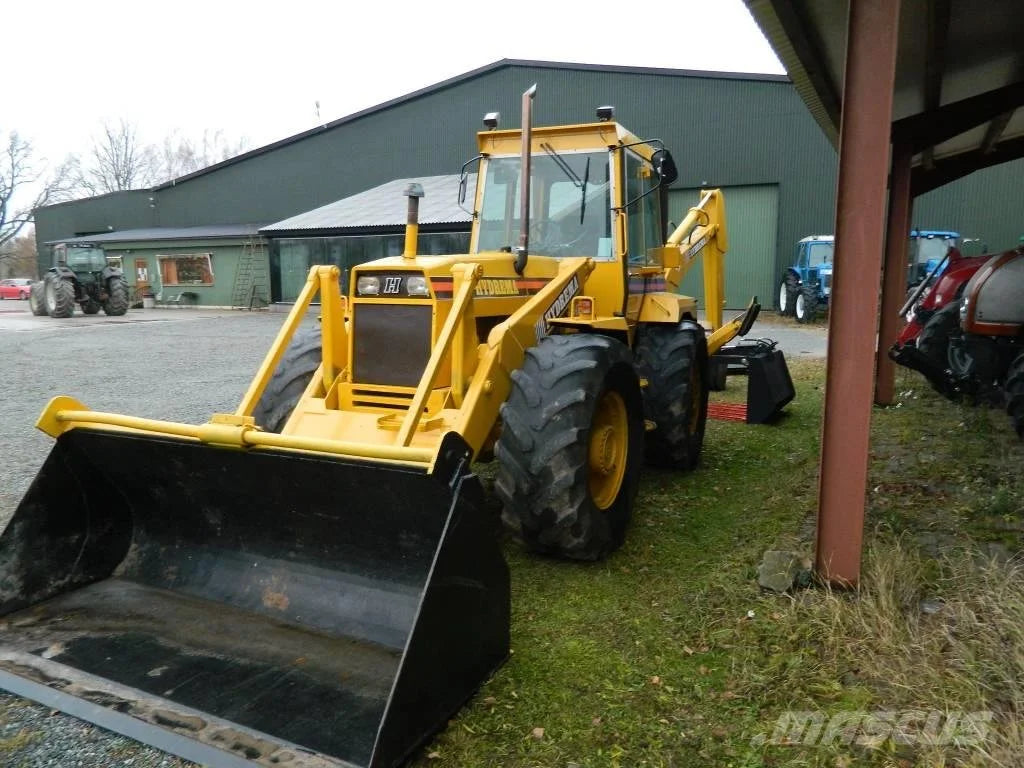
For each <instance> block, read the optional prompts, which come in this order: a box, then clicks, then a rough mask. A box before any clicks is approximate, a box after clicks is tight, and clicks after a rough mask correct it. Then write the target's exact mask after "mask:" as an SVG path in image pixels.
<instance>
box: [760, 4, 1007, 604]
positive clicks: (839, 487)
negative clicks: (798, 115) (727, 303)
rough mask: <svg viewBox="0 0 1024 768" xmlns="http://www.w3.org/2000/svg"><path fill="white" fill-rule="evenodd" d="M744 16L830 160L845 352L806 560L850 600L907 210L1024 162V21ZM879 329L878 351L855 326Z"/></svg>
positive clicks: (835, 294)
mask: <svg viewBox="0 0 1024 768" xmlns="http://www.w3.org/2000/svg"><path fill="white" fill-rule="evenodd" d="M745 2H746V4H747V6H748V8H749V9H750V12H751V14H752V15H753V17H754V19H755V20H756V21H757V23H758V24H759V25H760V27H761V30H762V32H763V33H764V34H765V36H766V37H767V38H768V40H769V42H770V43H771V44H772V47H773V48H774V49H775V52H776V54H777V55H778V56H779V58H780V59H781V60H782V62H783V64H784V65H785V67H786V70H787V72H788V73H789V76H790V78H791V79H792V80H793V83H794V85H795V87H796V88H797V91H798V92H799V93H800V95H801V97H802V98H803V100H804V102H805V104H806V105H807V107H808V109H809V110H810V112H811V114H812V115H813V116H814V118H815V119H816V120H817V122H818V124H819V125H820V126H821V127H822V130H823V131H824V132H825V134H826V135H827V136H828V137H829V139H830V140H831V141H832V143H833V144H834V145H836V146H837V147H838V149H839V178H838V183H837V192H836V227H835V234H836V252H837V253H841V260H837V268H836V272H835V275H834V277H833V287H832V297H831V300H830V305H831V308H830V321H829V349H830V350H833V351H835V350H839V351H840V352H839V354H835V353H833V354H830V355H829V358H828V362H827V366H828V371H827V377H826V378H827V381H826V387H825V409H824V420H823V424H822V452H821V472H820V477H819V487H818V536H817V550H816V553H815V560H816V569H817V570H818V572H819V574H820V575H821V576H822V577H823V578H825V579H826V580H828V581H830V582H833V583H841V584H847V585H852V584H856V583H857V582H858V580H859V578H860V559H861V543H862V538H863V525H864V507H865V503H866V484H867V479H868V450H869V446H870V423H871V406H872V400H874V402H877V403H879V404H881V405H887V404H890V403H892V402H893V383H894V375H895V374H894V370H893V365H892V362H891V360H889V359H888V356H887V354H886V351H887V349H888V347H889V345H890V344H891V343H892V342H893V341H895V339H896V335H897V330H898V328H899V324H900V321H901V318H900V317H899V312H898V308H899V306H900V304H901V303H902V300H903V294H904V291H905V288H906V283H905V280H906V278H905V274H906V273H905V270H906V258H907V254H906V242H907V238H906V235H905V233H906V232H907V231H908V230H909V226H910V221H911V218H910V217H911V212H912V207H913V198H914V196H916V195H920V194H923V193H925V192H928V191H929V190H932V189H935V188H936V187H938V186H942V185H943V184H947V183H949V182H951V181H955V180H956V179H959V178H961V177H963V176H966V175H968V174H970V173H972V172H974V171H976V170H979V169H981V168H984V167H987V166H990V165H996V164H998V163H1003V162H1007V161H1010V160H1015V159H1017V158H1019V157H1024V109H1020V107H1021V106H1024V34H1022V33H1024V13H1021V7H1020V0H745ZM886 209H887V213H884V212H885V211H886ZM886 232H888V233H890V236H889V237H888V238H886V235H885V233H886ZM883 250H884V251H885V260H884V271H883V270H882V266H883V260H882V251H883ZM880 272H882V273H883V275H884V277H883V287H882V297H881V311H880V313H879V297H878V289H877V282H876V280H874V279H871V275H872V274H879V273H880ZM875 316H878V317H879V318H880V324H879V328H878V334H877V337H876V335H875V334H874V333H872V332H871V331H872V330H873V328H872V326H871V325H870V324H866V323H865V318H872V317H875Z"/></svg>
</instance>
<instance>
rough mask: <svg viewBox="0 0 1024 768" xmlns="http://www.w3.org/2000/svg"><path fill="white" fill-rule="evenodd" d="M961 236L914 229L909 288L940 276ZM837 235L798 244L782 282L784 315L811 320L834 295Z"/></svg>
mask: <svg viewBox="0 0 1024 768" xmlns="http://www.w3.org/2000/svg"><path fill="white" fill-rule="evenodd" d="M959 242H960V235H959V233H957V232H950V231H948V230H931V229H914V230H911V232H910V245H909V248H908V250H907V261H908V264H907V288H908V289H912V288H913V287H914V286H917V285H918V284H920V283H921V282H922V281H923V280H925V279H926V278H928V277H937V276H938V275H937V274H934V275H933V273H934V272H938V273H941V270H942V268H943V267H944V266H945V262H944V259H945V256H946V253H947V252H948V251H949V249H950V248H956V247H958V245H959ZM834 259H835V238H833V236H832V235H812V236H811V237H805V238H804V239H803V240H801V241H800V242H799V243H797V247H796V261H795V263H794V264H793V265H792V266H790V267H787V268H786V270H785V273H784V274H783V276H782V281H781V282H780V283H779V298H778V310H779V314H781V315H788V316H790V317H795V318H796V319H797V322H800V323H809V322H811V321H812V320H813V319H814V318H815V316H816V315H817V313H818V309H819V307H821V306H827V305H828V300H829V296H830V295H831V294H832V268H833V262H834Z"/></svg>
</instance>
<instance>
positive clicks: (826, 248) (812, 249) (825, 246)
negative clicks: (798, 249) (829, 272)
mask: <svg viewBox="0 0 1024 768" xmlns="http://www.w3.org/2000/svg"><path fill="white" fill-rule="evenodd" d="M807 250H808V256H807V259H808V263H809V264H810V266H812V267H817V266H819V265H821V264H831V263H832V254H833V253H835V244H833V243H811V244H810V245H809V246H808V248H807Z"/></svg>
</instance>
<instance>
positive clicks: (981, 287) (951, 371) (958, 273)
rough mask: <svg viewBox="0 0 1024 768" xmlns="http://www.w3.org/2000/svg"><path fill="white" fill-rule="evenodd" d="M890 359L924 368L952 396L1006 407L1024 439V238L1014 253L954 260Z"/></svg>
mask: <svg viewBox="0 0 1024 768" xmlns="http://www.w3.org/2000/svg"><path fill="white" fill-rule="evenodd" d="M921 293H922V292H920V291H919V292H916V293H915V295H913V296H911V299H910V300H909V301H908V302H907V304H908V305H913V309H912V310H911V312H910V314H908V322H907V325H906V327H905V328H904V329H903V332H902V333H901V334H900V337H899V340H898V341H897V342H896V344H895V345H894V346H893V348H892V349H891V350H890V352H889V356H890V357H891V358H892V359H893V360H895V361H896V362H897V363H900V364H901V365H905V366H907V367H908V368H913V369H914V370H917V371H920V372H921V373H922V374H924V376H925V378H927V379H928V381H930V382H931V384H932V386H934V387H935V389H937V390H938V391H939V392H941V393H942V394H944V395H946V396H947V397H949V398H950V399H954V400H960V399H964V398H966V399H967V400H968V401H970V402H974V403H988V404H992V405H999V406H1002V405H1003V404H1004V403H1005V404H1006V407H1007V409H1008V411H1009V413H1010V417H1011V418H1012V419H1013V423H1014V427H1015V428H1016V430H1017V432H1018V434H1020V435H1021V437H1022V438H1024V241H1022V243H1021V245H1020V246H1019V247H1018V248H1017V249H1016V250H1013V251H1006V252H1005V253H1001V254H998V255H995V256H982V257H977V258H970V259H965V258H963V257H961V256H960V255H959V253H958V252H951V254H950V265H949V267H948V269H947V270H946V271H945V273H944V274H943V275H942V277H941V278H940V279H939V280H938V282H936V284H935V286H934V287H933V288H932V289H931V290H930V291H929V293H928V294H927V295H926V296H925V297H924V299H923V300H921V301H919V302H918V298H919V296H920V295H921Z"/></svg>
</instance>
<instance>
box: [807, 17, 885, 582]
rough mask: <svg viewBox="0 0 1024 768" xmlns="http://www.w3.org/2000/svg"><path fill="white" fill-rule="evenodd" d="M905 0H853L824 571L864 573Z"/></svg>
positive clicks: (826, 452)
mask: <svg viewBox="0 0 1024 768" xmlns="http://www.w3.org/2000/svg"><path fill="white" fill-rule="evenodd" d="M899 12H900V2H899V0H851V2H850V15H849V19H848V22H847V42H846V73H845V83H844V85H845V87H844V89H843V112H842V124H841V127H840V133H839V183H838V189H837V194H836V254H837V256H838V258H837V259H836V269H835V273H834V276H833V284H832V294H831V296H830V298H829V302H830V304H831V308H830V315H829V331H828V349H829V354H828V363H827V379H826V386H825V415H824V423H823V426H822V437H821V474H820V476H819V484H818V546H817V552H816V556H815V563H816V569H817V572H818V575H819V576H820V577H822V578H823V579H825V580H827V581H829V582H832V583H835V584H843V585H851V586H852V585H855V584H856V583H857V582H858V581H859V579H860V559H861V546H862V543H863V536H864V504H865V501H866V495H867V494H866V491H867V475H868V448H869V442H870V427H871V401H872V396H873V394H874V378H875V377H874V368H875V339H876V334H875V326H876V318H877V317H878V278H879V274H880V272H881V265H882V247H883V243H884V233H885V186H886V175H887V174H886V172H887V171H888V169H889V134H890V131H891V123H892V99H893V81H894V72H895V69H896V46H897V27H898V24H899Z"/></svg>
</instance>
